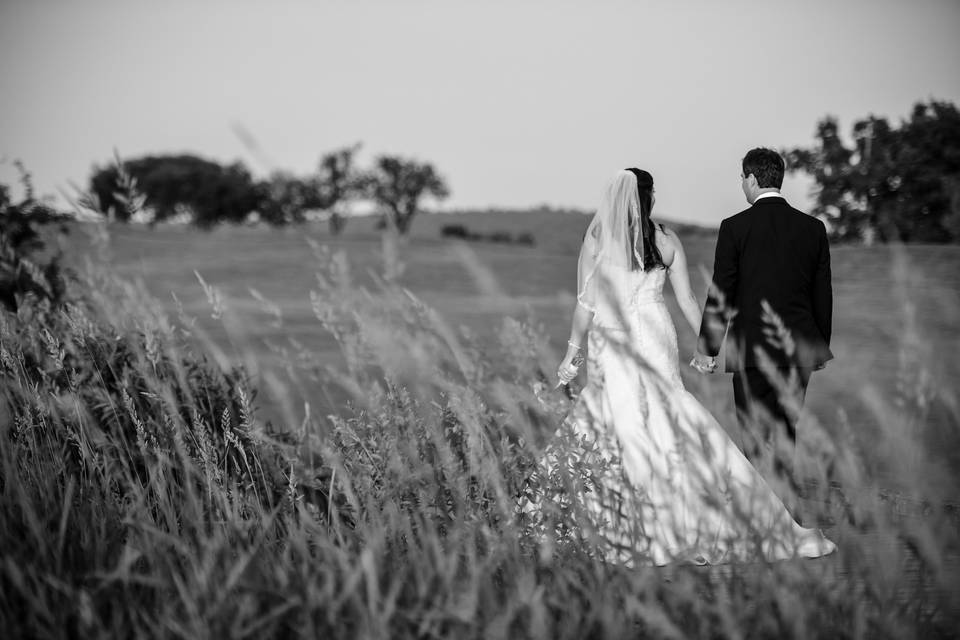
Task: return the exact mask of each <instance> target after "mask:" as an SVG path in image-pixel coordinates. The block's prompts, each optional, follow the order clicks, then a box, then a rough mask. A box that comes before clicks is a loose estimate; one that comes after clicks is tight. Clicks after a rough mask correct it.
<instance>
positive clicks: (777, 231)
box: [691, 148, 833, 483]
mask: <svg viewBox="0 0 960 640" xmlns="http://www.w3.org/2000/svg"><path fill="white" fill-rule="evenodd" d="M742 168H743V172H742V173H741V175H740V179H741V186H742V187H743V194H744V195H745V196H746V198H747V202H748V203H749V204H750V205H751V206H750V208H748V209H746V210H744V211H741V212H740V213H738V214H736V215H735V216H732V217H730V218H727V219H726V220H724V221H723V222H722V223H721V224H720V233H719V235H718V237H717V249H716V256H715V258H714V265H713V286H712V287H711V289H710V291H709V293H708V296H707V304H706V307H705V309H704V312H703V318H702V320H701V323H700V339H699V345H698V346H699V350H698V352H697V354H696V355H695V356H694V360H693V362H692V363H691V364H692V365H693V366H694V367H695V368H697V369H698V370H699V371H701V372H707V373H709V372H712V371H713V369H714V368H715V367H716V360H715V359H714V358H715V356H716V355H717V354H718V353H719V352H720V347H721V345H722V344H723V342H724V336H725V334H726V342H727V349H726V368H727V371H728V372H733V395H734V400H735V402H736V406H737V415H738V418H739V419H740V424H741V428H742V429H743V430H744V435H745V440H746V441H745V442H744V454H745V455H746V456H747V457H748V458H750V459H751V460H752V461H756V460H757V458H758V456H759V454H760V453H761V449H762V448H769V447H770V446H771V445H774V450H776V449H777V447H776V446H775V445H776V443H777V442H778V441H780V440H781V439H782V438H787V441H788V448H789V450H790V452H791V455H790V458H792V452H793V447H794V446H795V444H796V433H797V431H796V429H797V419H798V418H799V410H800V407H801V406H802V404H803V399H804V396H805V394H806V390H807V385H808V383H809V381H810V374H811V373H812V372H813V371H815V370H817V369H822V368H823V367H824V365H825V364H826V362H827V361H828V360H830V359H831V358H833V354H832V353H831V352H830V330H831V326H830V325H831V316H832V312H833V293H832V287H831V283H830V245H829V243H828V242H827V232H826V228H825V227H824V225H823V223H822V222H820V221H819V220H817V219H816V218H813V217H811V216H809V215H807V214H805V213H803V212H802V211H798V210H797V209H794V208H793V207H791V206H790V205H789V204H787V201H786V200H785V199H784V198H783V196H782V195H780V187H781V185H782V184H783V174H784V162H783V159H782V158H781V157H780V155H779V154H778V153H777V152H775V151H773V150H771V149H765V148H757V149H751V150H750V151H749V152H747V155H746V156H744V158H743V162H742ZM764 303H768V304H769V307H770V308H771V309H772V311H773V312H774V313H775V314H776V315H777V316H779V318H780V320H782V322H783V325H784V327H785V328H786V330H787V331H788V332H789V334H790V337H791V338H792V340H787V341H783V340H781V339H780V337H779V336H778V335H777V331H776V328H775V326H774V325H772V324H771V323H770V316H769V315H767V317H765V312H764ZM768 336H772V339H771V338H770V337H768ZM790 342H792V343H793V344H792V345H791V344H789V343H790ZM791 370H796V372H797V374H798V375H797V380H796V381H797V383H798V384H796V385H793V386H792V388H790V389H784V388H782V385H780V386H779V388H778V385H777V379H778V378H779V379H780V380H783V379H788V378H789V377H790V372H791ZM792 466H793V465H792V460H781V459H780V456H777V457H776V458H775V461H774V470H775V472H776V473H778V474H782V475H783V476H785V477H784V478H783V479H784V480H787V481H788V482H790V483H793V482H794V479H793V477H792Z"/></svg>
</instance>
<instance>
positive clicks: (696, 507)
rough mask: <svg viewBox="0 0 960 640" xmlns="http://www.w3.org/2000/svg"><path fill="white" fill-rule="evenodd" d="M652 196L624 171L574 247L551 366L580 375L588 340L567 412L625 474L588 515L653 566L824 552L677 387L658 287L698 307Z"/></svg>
mask: <svg viewBox="0 0 960 640" xmlns="http://www.w3.org/2000/svg"><path fill="white" fill-rule="evenodd" d="M655 200H656V199H655V197H654V193H653V177H652V176H651V175H650V174H649V173H648V172H646V171H643V170H640V169H633V168H631V169H625V170H623V171H620V172H618V173H617V174H616V176H615V177H614V178H613V180H612V181H611V183H610V184H609V186H608V187H607V190H606V192H605V194H604V197H603V200H602V202H601V203H600V208H599V209H598V210H597V213H596V215H595V216H594V218H593V221H592V222H591V223H590V226H589V227H588V229H587V233H586V235H585V236H584V240H583V246H582V247H581V249H580V258H579V264H578V275H577V281H578V282H577V285H578V287H577V307H576V309H575V311H574V314H573V321H572V327H571V331H570V341H569V343H568V348H567V353H566V357H565V358H564V359H563V361H562V362H561V363H560V366H559V369H558V372H557V373H558V377H559V379H560V382H561V383H563V384H566V383H568V382H570V381H571V380H572V379H573V378H574V377H576V375H577V372H578V368H579V365H580V363H582V362H583V361H584V358H583V355H582V354H583V347H584V342H585V340H586V341H587V343H586V345H585V346H586V352H587V359H586V364H587V384H586V386H585V387H584V389H583V391H582V392H581V394H580V396H579V398H578V400H577V403H576V405H575V407H574V409H573V411H572V413H571V415H570V416H569V417H568V421H569V422H570V425H571V427H572V428H573V429H574V431H575V433H576V434H577V435H578V436H581V437H582V436H586V438H587V439H588V441H590V442H593V443H594V444H596V445H598V446H600V447H601V450H604V449H603V448H604V447H606V451H607V453H608V454H609V458H610V459H612V460H615V461H617V463H618V464H619V467H620V474H618V477H619V478H621V479H622V480H623V481H624V482H623V486H619V487H610V486H600V487H597V489H598V491H599V492H600V493H601V494H603V495H604V496H620V497H619V498H616V504H610V503H609V500H607V501H606V503H605V506H600V504H601V502H603V501H602V500H598V497H597V496H593V497H590V498H589V500H592V501H593V505H594V507H593V508H594V509H597V510H599V511H600V513H597V514H596V515H597V516H598V517H599V519H600V520H601V521H602V522H605V523H606V526H607V527H608V528H609V529H610V530H611V533H609V535H608V538H609V539H611V541H612V542H613V543H614V544H615V546H616V547H618V548H619V549H620V552H621V554H622V553H627V554H628V555H629V556H630V557H634V556H635V555H637V554H639V555H640V556H645V557H646V558H647V559H648V560H649V561H651V562H653V563H654V564H657V565H663V564H667V563H669V562H673V561H691V562H696V563H711V564H712V563H718V562H729V561H743V560H750V559H755V558H758V557H762V558H765V559H767V560H778V559H786V558H793V557H806V558H814V557H818V556H822V555H826V554H829V553H831V552H833V551H834V550H835V549H836V546H835V545H834V544H833V542H831V541H829V540H827V539H826V538H825V537H824V536H823V535H822V534H821V533H820V532H819V531H818V530H816V529H808V528H804V527H802V526H800V525H799V524H797V523H796V522H795V521H794V520H793V518H792V516H791V515H790V513H789V511H787V509H786V508H785V507H784V505H783V503H782V502H781V501H780V499H779V498H778V497H777V496H776V494H775V493H774V492H773V491H772V490H771V489H770V487H769V486H768V485H767V484H766V482H765V481H764V479H763V477H762V476H761V475H760V474H759V472H758V471H757V470H756V469H754V468H753V466H752V465H751V464H750V462H749V461H748V460H747V459H746V458H745V457H744V456H743V454H742V453H741V452H740V450H739V448H738V447H737V446H736V444H735V443H734V442H733V441H732V440H731V439H730V438H729V437H728V436H727V434H726V432H725V431H724V430H723V428H722V427H721V426H720V424H719V423H717V421H716V420H715V419H714V418H713V416H712V415H711V414H710V413H709V412H708V411H707V410H706V409H705V408H704V407H703V405H701V404H700V403H699V402H698V401H697V399H696V398H694V396H693V395H691V394H690V393H689V392H687V391H686V390H685V389H684V386H683V382H682V381H681V378H680V370H679V361H678V354H677V333H676V329H675V328H674V325H673V321H672V320H671V318H670V314H669V312H668V310H667V307H666V305H665V304H664V299H663V285H664V282H665V281H666V279H667V276H669V277H670V283H671V285H672V286H673V290H674V293H675V294H676V298H677V301H678V302H679V305H680V309H681V310H682V312H683V315H684V317H685V318H686V320H687V322H689V323H690V326H691V328H692V329H693V331H694V333H695V334H696V333H698V332H699V329H700V317H701V314H700V308H699V306H698V304H697V301H696V298H695V297H694V295H693V293H692V291H691V287H690V278H689V274H688V272H687V260H686V256H685V255H684V252H683V246H682V245H681V244H680V239H679V238H678V237H677V235H676V234H675V233H674V232H673V231H671V230H669V229H667V228H665V227H663V226H662V225H657V224H654V223H653V222H652V221H651V219H650V212H651V209H652V207H653V204H654V202H655ZM604 483H608V484H609V483H613V484H616V479H614V478H606V479H605V480H604V481H602V482H601V483H598V484H604ZM637 533H639V535H637Z"/></svg>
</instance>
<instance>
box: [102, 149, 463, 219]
mask: <svg viewBox="0 0 960 640" xmlns="http://www.w3.org/2000/svg"><path fill="white" fill-rule="evenodd" d="M359 149H360V146H359V145H353V146H350V147H344V148H341V149H336V150H334V151H332V152H330V153H327V154H324V155H323V156H321V158H320V160H319V162H318V163H317V168H316V170H315V171H314V172H313V173H312V174H309V175H306V176H297V175H294V174H292V173H290V172H287V171H276V172H274V173H272V174H271V175H270V176H269V177H268V178H267V179H265V180H256V179H254V178H253V176H252V175H251V174H250V172H249V171H248V170H247V168H246V167H245V166H244V165H243V164H242V163H239V162H236V163H232V164H228V165H221V164H219V163H217V162H213V161H211V160H206V159H203V158H199V157H197V156H194V155H189V154H180V155H149V156H144V157H141V158H132V159H127V160H120V159H119V158H117V159H116V160H115V161H114V162H113V163H112V164H110V165H108V166H105V167H95V168H94V171H93V175H92V176H91V178H90V185H89V193H88V194H87V195H88V200H87V201H86V202H85V205H86V206H88V207H89V208H93V209H96V210H97V211H100V212H102V213H104V214H105V215H107V216H108V217H109V218H110V219H112V220H117V221H124V222H126V221H140V222H149V223H156V222H163V221H171V220H183V221H189V222H192V223H193V224H195V225H197V226H199V227H204V228H209V227H212V226H214V225H216V224H219V223H221V222H234V223H236V222H243V221H247V220H251V219H254V220H261V221H263V222H266V223H268V224H272V225H286V224H294V223H299V222H303V221H305V220H306V219H307V217H308V216H309V215H310V214H311V213H319V212H322V213H323V214H324V215H326V216H327V218H328V219H329V222H330V228H331V230H332V231H333V232H334V233H339V232H340V231H341V230H342V229H343V227H344V224H345V222H346V218H345V215H344V213H345V209H346V207H347V206H348V205H349V203H350V202H352V201H355V200H361V199H365V200H370V201H372V202H374V203H375V204H376V205H377V206H378V207H379V209H380V213H381V216H382V226H384V227H388V228H392V229H394V230H396V231H397V232H399V233H401V234H405V233H407V232H408V231H409V229H410V223H411V221H412V220H413V218H414V216H416V214H417V213H418V212H419V211H420V207H421V204H422V202H423V199H424V198H425V197H427V196H431V197H433V198H435V199H444V198H446V197H447V196H448V195H449V193H450V191H449V188H448V187H447V184H446V182H445V180H444V179H443V178H442V177H441V176H440V174H439V173H438V172H437V170H436V169H435V168H434V167H433V165H431V164H430V163H427V162H419V161H417V160H413V159H409V158H404V157H401V156H395V155H380V156H377V157H376V158H375V159H374V161H373V165H372V166H371V167H369V168H360V167H358V166H357V163H356V154H357V152H358V151H359Z"/></svg>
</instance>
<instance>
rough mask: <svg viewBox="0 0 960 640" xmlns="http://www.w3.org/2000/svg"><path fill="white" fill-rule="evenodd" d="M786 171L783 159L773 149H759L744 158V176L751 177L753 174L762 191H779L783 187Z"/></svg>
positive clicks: (751, 151)
mask: <svg viewBox="0 0 960 640" xmlns="http://www.w3.org/2000/svg"><path fill="white" fill-rule="evenodd" d="M784 169H785V167H784V163H783V158H781V157H780V154H779V153H777V152H776V151H774V150H773V149H767V148H766V147H757V148H756V149H750V151H747V155H745V156H743V175H744V176H749V175H750V174H751V173H752V174H753V175H754V177H755V178H756V179H757V186H758V187H760V188H761V189H769V188H771V187H775V188H777V189H779V188H780V187H781V186H783V173H784Z"/></svg>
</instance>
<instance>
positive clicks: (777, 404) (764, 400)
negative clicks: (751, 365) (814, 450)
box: [733, 369, 812, 484]
mask: <svg viewBox="0 0 960 640" xmlns="http://www.w3.org/2000/svg"><path fill="white" fill-rule="evenodd" d="M777 373H778V374H779V376H780V377H781V378H784V379H789V376H790V370H789V369H781V370H778V372H777ZM797 373H798V374H799V375H798V376H797V378H798V379H797V380H796V384H794V385H791V386H790V388H789V389H787V390H785V391H781V390H780V389H778V387H777V385H776V384H774V382H772V381H771V380H769V379H768V378H767V376H766V375H765V374H764V373H763V372H762V371H760V370H759V369H743V370H741V371H739V372H737V373H734V374H733V398H734V401H735V402H736V405H737V418H738V419H739V421H740V428H741V429H742V430H743V431H744V438H743V442H744V444H743V446H744V450H743V453H744V455H746V456H747V459H748V460H751V461H754V460H757V459H758V457H759V455H760V454H761V451H762V449H763V448H768V447H770V445H775V446H774V450H775V451H776V450H777V449H780V450H783V449H786V450H787V451H789V456H785V455H777V456H776V457H775V458H774V471H775V472H776V473H778V474H782V475H783V476H785V478H784V479H786V480H788V481H789V482H791V484H793V483H794V482H795V479H794V478H793V450H794V447H795V446H796V442H797V420H798V419H799V418H800V407H802V406H803V401H804V398H805V397H806V394H807V386H808V385H809V384H810V374H811V373H812V370H810V369H798V370H797ZM784 439H786V441H784Z"/></svg>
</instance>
